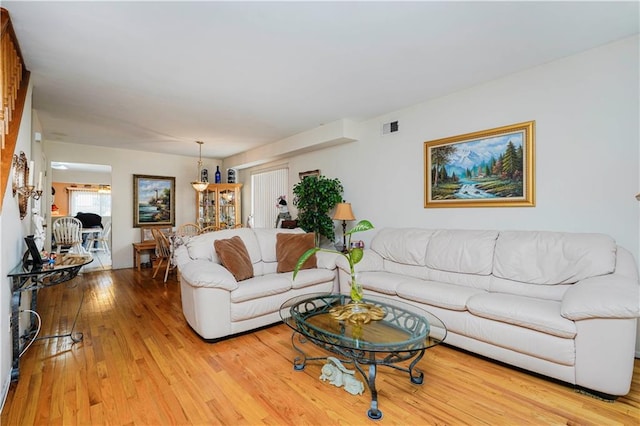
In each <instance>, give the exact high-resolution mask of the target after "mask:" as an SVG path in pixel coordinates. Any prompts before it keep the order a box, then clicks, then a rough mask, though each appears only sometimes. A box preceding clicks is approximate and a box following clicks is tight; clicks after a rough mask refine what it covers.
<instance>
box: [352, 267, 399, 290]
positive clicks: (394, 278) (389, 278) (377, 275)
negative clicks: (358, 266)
mask: <svg viewBox="0 0 640 426" xmlns="http://www.w3.org/2000/svg"><path fill="white" fill-rule="evenodd" d="M407 279H411V277H407V276H403V275H397V274H391V273H389V272H381V271H380V272H374V271H369V272H358V273H357V274H356V280H357V281H358V282H359V283H360V284H361V285H362V288H364V289H365V290H372V291H375V292H377V293H382V294H388V295H393V296H395V295H396V287H397V286H398V284H399V283H400V282H401V281H404V280H407ZM349 285H351V280H349Z"/></svg>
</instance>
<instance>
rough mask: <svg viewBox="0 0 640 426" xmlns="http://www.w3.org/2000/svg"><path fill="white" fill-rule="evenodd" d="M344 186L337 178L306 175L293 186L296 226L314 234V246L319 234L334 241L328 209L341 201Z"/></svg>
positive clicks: (318, 240)
mask: <svg viewBox="0 0 640 426" xmlns="http://www.w3.org/2000/svg"><path fill="white" fill-rule="evenodd" d="M343 191H344V188H343V187H342V183H341V182H340V180H338V179H337V178H335V179H329V178H327V177H324V176H307V177H305V178H304V179H302V180H301V181H300V182H298V183H297V184H296V185H295V186H294V187H293V195H294V199H293V205H294V206H296V207H297V208H298V226H299V227H300V228H302V229H304V230H305V231H307V232H314V233H315V235H316V240H315V243H316V246H319V245H320V236H324V237H326V238H328V239H329V241H334V240H335V237H334V230H333V219H331V216H329V214H328V213H329V211H330V210H331V209H332V208H334V207H335V205H336V204H338V203H340V202H342V192H343Z"/></svg>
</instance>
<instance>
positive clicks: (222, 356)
mask: <svg viewBox="0 0 640 426" xmlns="http://www.w3.org/2000/svg"><path fill="white" fill-rule="evenodd" d="M151 274H152V270H150V269H145V270H142V272H141V273H138V272H137V271H135V270H133V269H122V270H116V271H104V272H102V271H101V272H92V273H85V274H84V275H83V276H82V277H78V278H76V279H75V280H74V281H72V285H73V284H77V286H76V287H71V286H65V285H64V284H63V285H59V286H57V287H52V288H49V289H45V290H42V291H41V292H40V295H39V306H38V309H39V311H40V312H41V314H42V317H43V323H44V324H43V328H44V329H43V333H45V334H50V333H52V332H54V333H55V332H62V331H65V330H67V327H69V326H70V324H71V322H72V320H73V314H74V312H75V311H74V309H75V307H77V303H78V302H79V298H80V295H81V294H82V293H84V296H85V299H84V305H83V308H82V311H81V315H80V318H79V322H78V329H79V330H80V331H83V332H84V341H83V342H80V343H77V344H75V345H72V344H71V340H70V339H52V340H41V341H36V342H35V343H34V344H33V346H32V347H31V348H30V349H29V350H28V351H27V352H26V353H25V355H24V356H23V358H22V359H21V371H20V373H21V374H20V380H19V381H18V382H17V383H14V384H13V385H12V386H11V388H10V391H9V395H8V398H7V400H6V404H5V406H4V409H3V411H2V417H1V421H2V425H31V424H37V425H46V424H62V425H73V424H80V425H100V424H114V425H178V424H200V425H211V424H227V425H259V424H268V425H337V424H340V425H358V424H362V425H369V424H372V423H373V421H371V420H369V419H368V418H367V416H366V411H367V409H368V407H369V402H370V394H369V392H368V390H365V393H364V394H363V395H361V396H352V395H350V394H348V393H347V392H345V391H344V390H343V389H339V388H336V387H334V386H332V385H330V384H328V383H326V382H321V381H320V380H318V378H319V376H320V368H321V365H322V363H321V362H320V361H317V362H315V363H311V364H308V365H307V367H306V369H305V370H304V371H302V372H299V371H294V370H293V368H292V364H291V361H292V359H293V357H294V356H295V354H294V351H293V350H292V348H291V340H290V338H291V333H290V331H289V329H288V328H286V326H284V325H276V326H274V327H270V328H267V329H263V330H260V331H257V332H254V333H250V334H246V335H243V336H240V337H236V338H232V339H228V340H225V341H221V342H218V343H215V344H210V343H205V342H203V341H202V340H201V339H200V338H198V337H197V336H196V335H195V333H194V332H193V331H192V330H191V329H189V327H188V326H187V325H186V323H185V321H184V319H183V317H182V313H181V309H180V292H179V289H178V284H177V282H176V281H175V275H173V278H171V276H170V281H169V282H167V285H166V286H164V285H163V284H162V278H159V279H156V280H153V279H151ZM160 275H161V274H159V277H160ZM418 367H419V368H420V369H421V370H423V371H424V373H425V383H424V384H423V385H412V384H411V383H410V381H409V379H408V377H407V376H406V374H405V373H402V372H399V371H396V370H393V369H389V368H380V369H379V370H378V380H377V387H378V391H379V392H378V393H379V403H380V409H381V410H382V412H383V415H384V417H383V418H382V419H381V420H380V421H379V422H378V423H379V424H387V425H459V424H472V425H526V424H533V425H623V424H624V425H638V424H640V362H639V361H638V360H636V365H635V374H634V381H633V385H632V390H631V393H630V394H629V395H627V396H625V397H622V398H619V399H618V400H617V401H616V402H614V403H609V402H604V401H601V400H598V399H595V398H592V397H590V396H586V395H583V394H580V393H577V392H576V391H574V390H573V389H572V388H571V387H569V386H565V385H562V384H558V383H554V382H552V381H549V380H545V379H543V378H540V377H537V376H534V375H530V374H527V373H524V372H521V371H518V370H515V369H511V368H508V367H505V366H503V365H500V364H497V363H494V362H491V361H488V360H486V359H482V358H479V357H475V356H473V355H470V354H468V353H465V352H461V351H458V350H455V349H453V348H451V347H446V346H440V347H437V348H434V349H431V350H429V351H427V353H426V355H425V357H424V358H423V359H422V360H421V361H420V363H419V365H418Z"/></svg>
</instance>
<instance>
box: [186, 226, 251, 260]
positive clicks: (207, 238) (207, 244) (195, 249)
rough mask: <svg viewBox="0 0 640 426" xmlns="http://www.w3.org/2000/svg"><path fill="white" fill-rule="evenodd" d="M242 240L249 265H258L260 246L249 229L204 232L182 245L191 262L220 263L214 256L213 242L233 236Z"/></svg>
mask: <svg viewBox="0 0 640 426" xmlns="http://www.w3.org/2000/svg"><path fill="white" fill-rule="evenodd" d="M236 235H237V236H239V237H240V238H242V241H243V242H244V245H245V247H246V248H247V252H248V253H249V258H250V259H251V263H258V262H259V261H260V260H261V259H262V258H261V255H260V246H259V245H258V240H257V239H256V235H255V233H254V232H253V229H251V228H238V229H223V230H222V231H215V232H206V233H204V234H200V235H195V236H193V237H191V238H190V239H189V241H187V242H186V243H185V245H184V247H186V248H187V251H188V252H189V257H190V258H191V259H193V260H197V259H201V260H210V261H212V262H215V263H220V259H219V258H218V256H217V255H216V250H215V247H214V245H213V242H214V241H215V240H223V239H226V238H231V237H235V236H236Z"/></svg>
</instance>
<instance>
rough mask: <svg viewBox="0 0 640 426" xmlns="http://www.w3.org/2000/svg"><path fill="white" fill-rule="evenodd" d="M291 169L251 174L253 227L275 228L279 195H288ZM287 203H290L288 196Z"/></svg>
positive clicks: (251, 224) (251, 220)
mask: <svg viewBox="0 0 640 426" xmlns="http://www.w3.org/2000/svg"><path fill="white" fill-rule="evenodd" d="M288 187H289V169H288V168H283V169H276V170H269V171H265V172H258V173H255V174H253V175H251V219H250V222H251V223H249V225H250V226H251V227H253V228H274V227H275V226H276V219H277V218H278V213H279V210H278V207H277V204H278V197H280V196H281V195H287V193H288ZM287 203H290V200H289V198H288V197H287Z"/></svg>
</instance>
